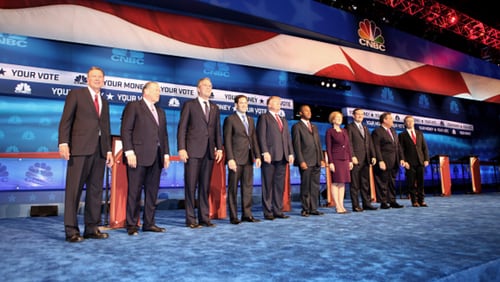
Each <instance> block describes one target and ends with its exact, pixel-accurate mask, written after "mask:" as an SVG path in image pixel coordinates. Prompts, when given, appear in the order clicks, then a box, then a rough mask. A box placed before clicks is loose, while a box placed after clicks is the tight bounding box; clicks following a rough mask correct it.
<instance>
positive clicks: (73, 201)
mask: <svg viewBox="0 0 500 282" xmlns="http://www.w3.org/2000/svg"><path fill="white" fill-rule="evenodd" d="M103 85H104V71H103V70H102V69H101V68H99V67H91V68H90V70H89V71H88V73H87V87H85V88H80V89H74V90H72V91H70V92H69V93H68V96H67V97H66V101H65V104H64V109H63V113H62V116H61V121H60V123H59V153H60V155H61V157H62V158H64V159H66V160H67V161H68V166H67V172H66V192H65V201H64V203H65V205H64V226H65V233H66V240H67V241H68V242H73V243H74V242H81V241H83V240H84V238H90V239H106V238H108V236H109V235H108V234H107V233H104V232H101V231H100V230H99V225H100V223H101V201H102V183H103V178H104V167H105V165H108V166H109V167H111V166H112V165H113V163H114V161H115V160H114V159H113V155H112V152H111V134H110V120H109V105H108V103H107V101H106V100H105V99H102V98H101V88H102V86H103ZM142 98H143V99H141V100H139V101H135V102H131V103H129V104H127V106H126V107H125V109H124V111H123V115H122V123H121V138H122V142H123V151H124V155H125V162H126V164H127V180H128V198H127V207H126V224H127V231H128V234H129V235H137V234H138V222H139V218H140V211H141V192H142V189H144V195H145V197H144V212H143V224H142V230H143V231H152V232H165V228H161V227H159V226H157V225H156V224H155V209H156V200H157V195H158V188H159V183H160V175H161V170H162V168H168V167H169V164H170V157H169V154H170V151H169V146H168V133H167V131H166V117H165V112H164V111H163V110H162V109H161V108H160V107H159V106H158V105H156V103H157V102H158V101H159V100H160V86H159V85H158V83H155V82H148V83H146V84H145V85H144V88H143V90H142ZM84 186H85V187H86V196H85V212H84V224H85V230H84V233H83V236H81V234H80V229H79V226H78V220H77V210H78V206H79V202H80V197H81V194H82V190H83V187H84Z"/></svg>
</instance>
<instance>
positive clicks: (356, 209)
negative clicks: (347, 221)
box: [352, 207, 363, 212]
mask: <svg viewBox="0 0 500 282" xmlns="http://www.w3.org/2000/svg"><path fill="white" fill-rule="evenodd" d="M352 210H353V211H354V212H362V211H363V209H362V208H360V207H355V208H353V209H352Z"/></svg>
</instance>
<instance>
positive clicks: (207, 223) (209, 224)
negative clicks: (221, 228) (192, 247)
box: [200, 221, 216, 227]
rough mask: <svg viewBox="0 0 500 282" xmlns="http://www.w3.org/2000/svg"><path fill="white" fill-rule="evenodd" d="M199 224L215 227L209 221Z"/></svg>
mask: <svg viewBox="0 0 500 282" xmlns="http://www.w3.org/2000/svg"><path fill="white" fill-rule="evenodd" d="M200 225H201V226H205V227H215V226H216V225H215V224H214V223H211V222H210V221H209V222H203V223H201V224H200Z"/></svg>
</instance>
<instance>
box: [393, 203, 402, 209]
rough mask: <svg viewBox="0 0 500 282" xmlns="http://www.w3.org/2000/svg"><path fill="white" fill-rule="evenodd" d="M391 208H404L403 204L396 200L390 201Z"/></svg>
mask: <svg viewBox="0 0 500 282" xmlns="http://www.w3.org/2000/svg"><path fill="white" fill-rule="evenodd" d="M391 208H395V209H400V208H404V206H403V205H400V204H398V203H397V202H392V203H391Z"/></svg>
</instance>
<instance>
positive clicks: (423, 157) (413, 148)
mask: <svg viewBox="0 0 500 282" xmlns="http://www.w3.org/2000/svg"><path fill="white" fill-rule="evenodd" d="M415 137H416V138H417V144H413V140H412V139H411V136H410V134H409V133H408V131H406V130H405V131H403V132H401V133H400V134H399V143H400V144H401V148H402V151H403V160H405V162H407V163H409V164H410V167H414V166H418V165H422V166H423V165H424V161H429V151H428V149H427V142H425V138H424V134H423V133H422V131H420V130H415Z"/></svg>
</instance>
